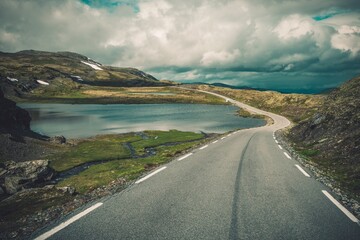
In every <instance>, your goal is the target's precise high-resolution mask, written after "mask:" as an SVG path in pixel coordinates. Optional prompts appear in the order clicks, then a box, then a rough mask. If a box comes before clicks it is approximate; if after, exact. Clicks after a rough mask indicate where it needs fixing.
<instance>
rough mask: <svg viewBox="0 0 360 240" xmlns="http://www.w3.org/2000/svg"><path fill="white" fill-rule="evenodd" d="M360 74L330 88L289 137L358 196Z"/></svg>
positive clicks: (359, 172) (359, 183)
mask: <svg viewBox="0 0 360 240" xmlns="http://www.w3.org/2000/svg"><path fill="white" fill-rule="evenodd" d="M359 97H360V77H357V78H354V79H352V80H350V81H348V82H346V83H345V84H343V85H342V86H340V87H339V88H338V89H336V90H334V91H332V92H331V93H330V94H329V95H328V96H327V97H326V99H325V101H324V104H323V106H321V107H319V109H318V111H317V113H316V114H314V115H313V117H311V118H310V119H307V120H306V121H303V122H301V123H300V124H299V125H298V126H295V127H294V128H293V129H292V130H291V131H290V134H289V138H290V139H291V140H292V141H294V142H295V143H296V147H297V149H298V150H299V151H300V153H302V155H303V156H304V157H305V158H307V159H308V160H309V161H311V162H312V163H313V164H314V165H317V166H319V167H321V168H323V169H325V170H326V171H327V173H328V175H329V176H331V177H333V178H335V179H337V180H338V182H339V183H340V184H341V185H342V187H345V188H348V189H349V190H351V191H352V192H354V193H356V194H358V195H359V196H360V98H359Z"/></svg>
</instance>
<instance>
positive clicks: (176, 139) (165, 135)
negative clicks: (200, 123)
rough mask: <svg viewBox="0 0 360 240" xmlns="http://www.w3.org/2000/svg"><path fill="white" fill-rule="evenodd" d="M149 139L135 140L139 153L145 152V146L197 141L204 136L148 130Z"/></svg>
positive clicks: (134, 144)
mask: <svg viewBox="0 0 360 240" xmlns="http://www.w3.org/2000/svg"><path fill="white" fill-rule="evenodd" d="M145 133H146V135H148V137H149V139H144V140H142V141H138V142H134V143H133V144H132V145H133V147H134V149H135V150H136V152H137V153H138V154H143V153H144V150H145V148H148V147H156V146H159V145H162V144H166V143H181V142H188V141H195V140H200V139H203V138H204V135H203V134H201V133H194V132H180V131H177V130H170V131H146V132H145Z"/></svg>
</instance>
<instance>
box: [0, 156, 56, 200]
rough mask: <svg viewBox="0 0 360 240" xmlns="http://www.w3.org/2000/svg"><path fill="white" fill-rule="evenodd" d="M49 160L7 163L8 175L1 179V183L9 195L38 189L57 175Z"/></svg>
mask: <svg viewBox="0 0 360 240" xmlns="http://www.w3.org/2000/svg"><path fill="white" fill-rule="evenodd" d="M48 165H49V162H48V161H47V160H34V161H27V162H19V163H16V162H13V161H10V162H5V163H4V166H5V170H6V173H5V174H3V175H2V176H1V177H0V183H2V182H3V187H4V188H5V190H6V192H7V193H9V194H14V193H16V192H18V191H20V190H21V189H24V188H32V187H36V186H37V185H38V184H41V183H44V182H45V181H49V180H51V179H52V177H53V176H54V174H55V171H54V170H53V169H51V168H50V167H49V166H48Z"/></svg>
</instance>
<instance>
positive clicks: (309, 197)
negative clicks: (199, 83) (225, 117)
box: [37, 100, 360, 239]
mask: <svg viewBox="0 0 360 240" xmlns="http://www.w3.org/2000/svg"><path fill="white" fill-rule="evenodd" d="M231 101H232V102H233V103H234V104H238V105H241V107H245V108H247V109H249V110H250V111H253V112H256V113H262V114H266V115H269V116H271V117H272V118H273V119H274V120H275V124H274V125H272V126H265V127H261V128H256V129H247V130H242V131H239V132H236V133H233V134H232V135H231V136H226V138H224V139H219V140H218V141H217V142H212V143H209V144H208V146H207V147H206V148H203V149H197V150H195V151H193V154H192V155H191V156H188V157H186V158H185V159H183V160H181V161H177V160H174V161H172V162H170V163H169V164H166V165H165V166H166V169H164V170H162V171H160V172H158V173H157V174H155V175H153V176H151V177H150V178H148V179H146V180H145V181H143V182H141V183H138V184H134V185H132V186H131V187H129V188H128V189H126V190H125V191H123V192H121V193H119V194H116V195H114V196H113V197H111V198H108V199H106V200H103V205H102V206H100V207H99V208H97V209H95V210H94V211H92V212H91V213H89V214H88V215H86V216H84V217H82V218H80V219H79V220H77V221H75V222H74V223H72V224H70V225H69V226H67V227H65V228H64V229H62V230H60V231H59V232H57V233H55V234H54V235H52V236H51V237H50V239H360V227H359V225H358V224H357V223H354V222H353V221H351V220H350V219H349V218H348V217H347V216H346V215H345V214H344V213H343V212H341V211H340V210H339V209H338V208H337V207H336V206H335V205H334V204H333V203H332V202H331V201H330V200H329V199H328V198H327V197H326V196H325V195H324V194H323V193H322V190H328V191H329V192H330V190H329V189H327V188H326V187H325V186H323V185H322V184H321V183H319V182H317V181H316V180H314V178H313V177H310V178H309V177H306V176H304V174H303V173H301V172H300V171H299V169H298V168H297V167H296V166H295V164H299V163H298V162H296V161H295V160H293V159H288V158H287V157H286V156H285V155H284V150H282V149H280V148H279V147H278V144H277V143H276V142H275V140H274V138H273V132H274V131H275V130H277V129H280V128H283V127H286V126H287V125H288V124H289V121H288V120H287V119H285V118H283V117H281V116H278V115H275V114H270V113H266V112H263V111H261V110H257V109H254V108H251V107H249V106H246V105H243V104H241V103H238V102H235V101H233V100H231ZM304 170H305V171H306V169H304ZM74 214H76V213H74ZM70 217H71V216H69V218H70ZM62 221H66V219H63V220H62ZM53 227H54V226H49V227H48V228H47V229H44V230H43V231H42V233H44V232H46V231H49V230H50V229H51V228H53ZM40 234H41V233H37V235H40Z"/></svg>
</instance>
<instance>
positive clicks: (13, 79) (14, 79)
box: [7, 77, 19, 82]
mask: <svg viewBox="0 0 360 240" xmlns="http://www.w3.org/2000/svg"><path fill="white" fill-rule="evenodd" d="M7 79H8V80H9V81H10V82H18V81H19V80H17V79H16V78H11V77H7Z"/></svg>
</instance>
